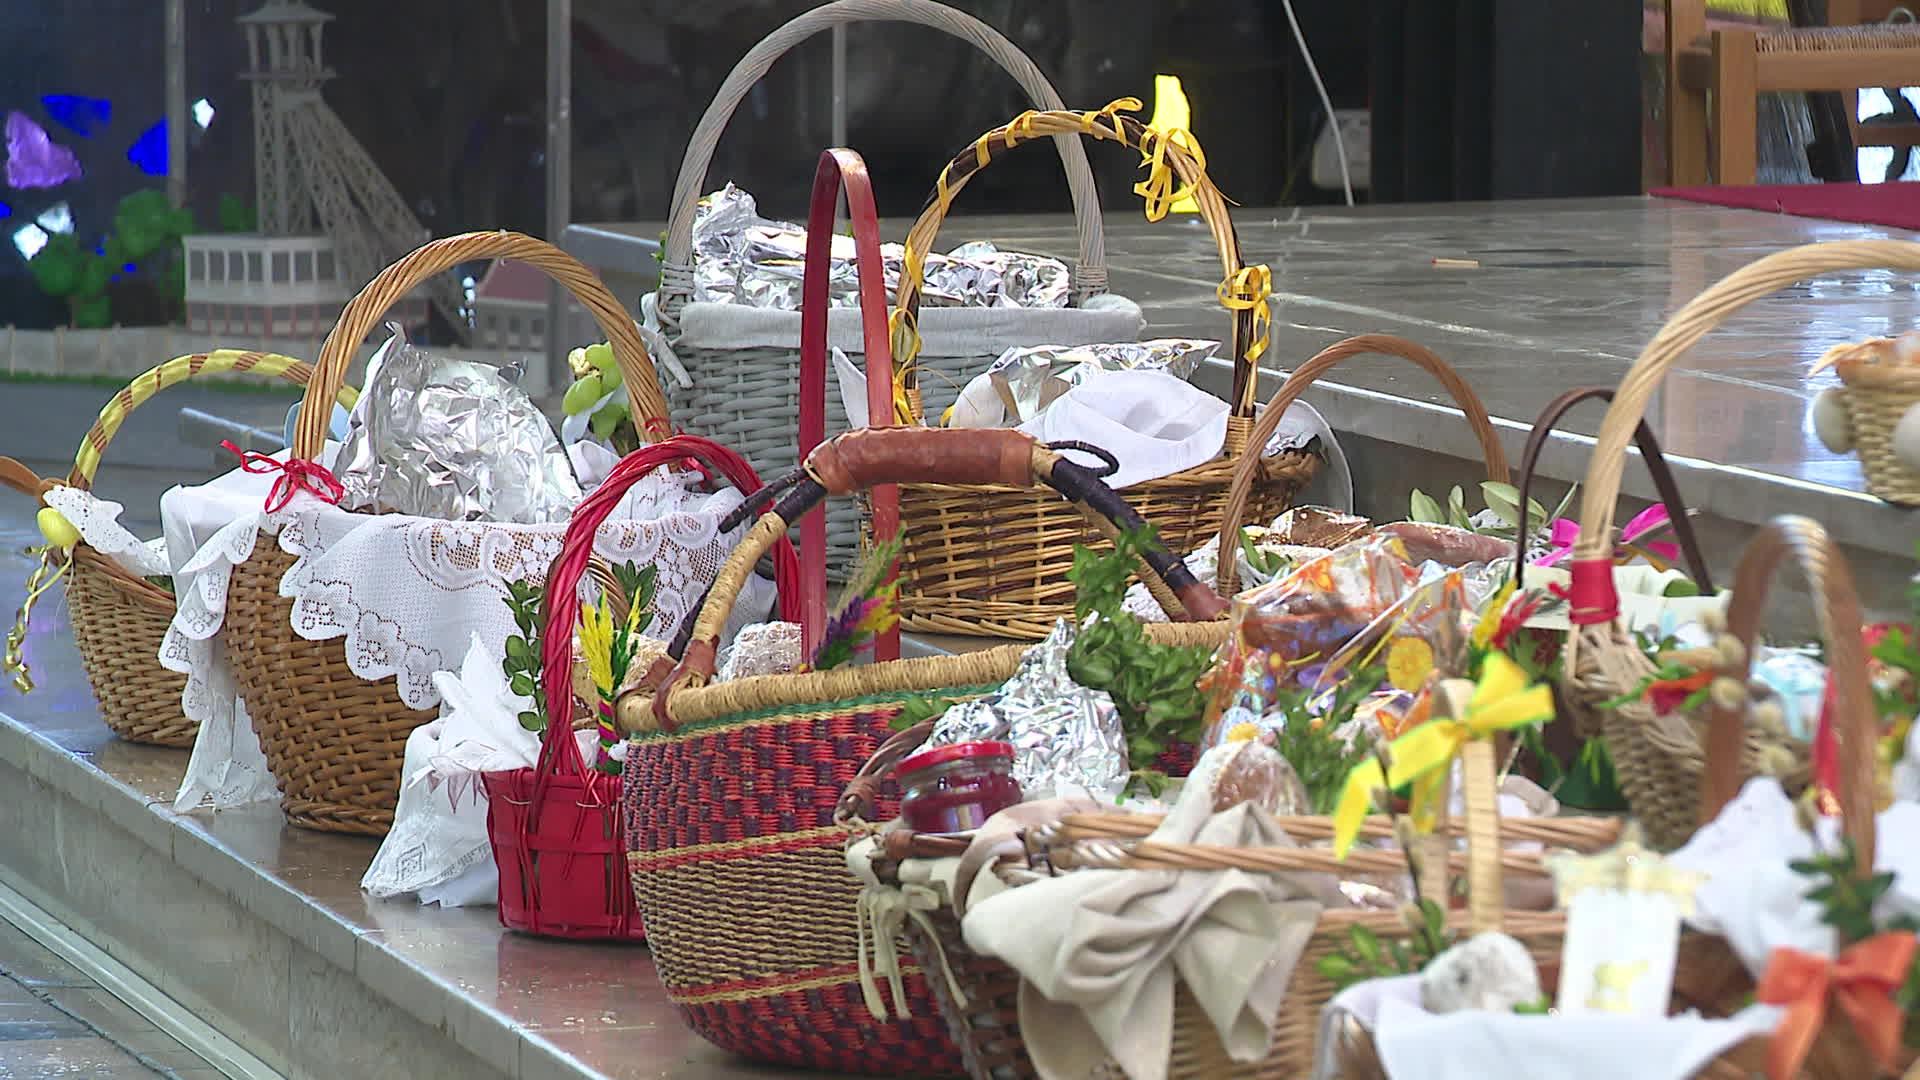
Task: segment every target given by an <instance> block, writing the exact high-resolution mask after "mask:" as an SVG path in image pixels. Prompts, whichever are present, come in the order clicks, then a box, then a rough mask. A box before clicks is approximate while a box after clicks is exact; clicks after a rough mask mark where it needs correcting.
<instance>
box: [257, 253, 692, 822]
mask: <svg viewBox="0 0 1920 1080" xmlns="http://www.w3.org/2000/svg"><path fill="white" fill-rule="evenodd" d="M490 258H491V259H516V260H519V261H521V262H524V263H527V264H528V265H530V266H534V267H537V268H539V269H540V270H543V271H545V272H546V273H547V274H549V275H551V276H552V277H553V278H554V279H555V280H557V281H559V282H560V283H561V284H563V285H565V286H566V287H567V289H568V290H569V291H571V292H572V293H573V295H574V297H575V299H577V300H579V302H580V303H581V305H582V306H584V307H585V308H586V309H587V310H588V311H591V312H592V313H593V316H594V319H595V320H596V321H597V322H598V323H599V324H600V329H601V331H602V332H603V333H605V334H606V335H607V340H608V341H610V342H611V343H612V344H613V351H614V356H615V358H616V360H617V361H618V362H619V365H620V372H621V375H622V376H623V377H624V378H625V381H626V387H627V394H628V397H629V398H630V399H631V402H632V408H633V416H634V419H635V425H634V426H635V428H636V429H637V430H639V432H640V433H641V436H642V437H643V438H657V437H659V435H661V434H662V433H663V432H664V429H665V428H666V426H667V419H666V401H665V399H664V398H663V397H662V396H661V394H660V387H659V384H658V383H657V382H655V380H654V373H653V364H652V361H651V360H650V359H649V358H648V356H647V352H646V347H645V346H644V345H642V344H641V342H640V336H639V331H638V329H637V327H636V326H635V324H634V321H633V317H632V316H631V315H629V314H628V313H627V312H626V311H625V310H624V309H622V308H621V306H620V304H619V302H618V301H616V300H615V299H614V298H613V297H612V295H610V294H609V293H608V292H607V289H606V286H605V285H602V284H601V283H600V280H599V279H598V278H597V277H595V276H594V275H593V273H592V271H590V270H588V269H587V268H586V267H584V266H582V265H580V263H579V262H578V261H577V260H575V259H574V258H573V257H572V256H570V255H567V254H566V253H564V252H562V251H560V250H559V249H558V248H555V247H554V246H553V245H551V244H548V243H547V242H545V241H543V240H536V239H534V238H532V237H530V236H522V235H520V234H518V233H510V232H492V233H466V234H464V235H460V236H450V237H446V238H444V239H441V240H434V241H432V242H430V243H428V244H426V245H425V246H423V247H421V248H420V249H418V250H416V251H414V252H413V253H412V254H410V255H408V256H407V257H406V258H403V259H401V260H400V261H399V262H396V263H394V264H393V265H392V266H389V267H387V268H386V269H385V270H382V271H381V272H380V274H379V276H378V277H375V278H374V279H373V281H372V282H370V283H369V284H368V285H367V287H366V288H364V289H362V290H361V291H360V294H359V295H358V296H355V297H354V298H353V300H352V301H351V302H349V303H348V304H347V306H346V309H345V310H344V311H342V312H341V314H340V322H339V323H338V325H336V326H335V327H334V328H333V331H332V333H330V334H328V335H327V340H326V342H325V343H324V344H323V345H321V347H320V360H319V362H318V363H317V364H316V365H315V367H314V381H313V382H312V383H310V384H309V385H308V387H307V394H306V397H305V398H304V400H303V401H302V403H301V407H300V416H299V420H298V421H297V424H296V426H295V429H294V442H293V454H294V456H295V457H297V458H301V459H304V460H308V461H311V460H313V458H314V457H315V455H317V454H318V453H319V452H320V450H321V448H322V447H323V446H324V444H325V440H326V431H327V423H328V418H329V412H330V404H329V403H330V402H331V400H332V399H333V397H334V396H335V395H336V394H337V393H338V392H339V389H340V385H341V381H342V380H343V379H344V378H345V377H346V371H347V365H348V364H349V363H350V362H351V361H352V359H353V354H354V352H355V351H356V350H357V349H358V348H359V346H360V342H361V341H362V340H363V339H365V337H366V336H367V334H368V332H370V331H371V330H372V329H373V328H374V327H375V326H377V325H378V324H379V321H380V318H381V316H382V315H384V314H385V313H386V311H387V309H388V308H390V307H391V306H392V305H393V304H394V303H396V302H398V301H399V300H400V299H401V298H402V297H404V296H405V295H406V294H407V292H408V291H409V290H411V289H413V288H414V287H416V286H418V285H420V284H422V283H424V282H427V281H429V280H431V279H432V278H433V277H434V275H436V274H439V273H441V272H443V271H445V270H449V269H451V268H453V267H455V266H457V265H459V264H461V263H464V262H470V261H473V260H476V259H490ZM293 564H294V557H293V556H292V555H289V554H287V553H286V552H284V551H282V550H280V546H279V545H278V544H277V543H275V542H274V541H273V540H272V539H271V538H269V537H267V536H266V535H264V534H263V535H262V537H261V540H260V542H259V543H258V544H256V545H255V547H254V551H253V555H252V557H251V558H249V559H247V560H246V561H245V562H243V563H241V564H239V565H238V566H236V567H234V570H233V581H232V585H231V586H230V590H229V594H228V599H227V614H226V623H225V627H224V630H223V632H224V633H226V635H227V636H226V639H225V640H226V643H227V655H228V659H229V662H230V663H231V665H232V668H233V674H234V680H235V682H237V683H238V684H239V687H240V693H241V695H242V697H243V698H244V699H245V701H246V704H247V712H248V713H249V714H250V715H251V716H252V718H253V726H254V731H255V733H256V734H257V735H258V736H259V737H260V748H261V750H263V751H264V752H265V753H266V757H267V764H268V765H269V766H270V767H271V768H272V770H273V775H274V778H275V779H276V780H278V781H279V782H280V791H281V793H282V795H283V805H284V806H285V808H286V811H287V818H288V820H289V821H291V822H292V823H293V824H295V825H300V826H303V827H306V828H311V829H321V830H325V831H329V832H349V833H361V834H365V835H370V836H381V835H385V833H386V832H387V830H388V829H389V828H391V827H392V825H393V808H394V804H395V802H396V801H397V800H398V798H399V793H400V766H401V762H402V759H403V756H404V754H405V751H406V742H407V736H408V734H409V733H411V732H412V731H413V729H414V728H415V727H418V726H419V725H421V724H424V723H426V722H427V721H429V720H432V719H433V718H434V715H435V714H434V713H433V712H431V711H427V710H414V709H409V708H407V707H406V705H405V704H404V703H403V702H402V701H401V700H400V697H399V694H398V693H397V691H396V690H395V689H394V688H393V687H392V686H388V685H380V684H376V683H370V682H367V681H365V680H363V679H361V678H360V677H359V676H357V675H355V674H354V673H353V671H352V670H351V669H350V668H349V667H348V666H347V656H346V649H345V645H344V643H343V642H342V641H341V640H339V639H334V640H329V641H308V640H306V639H304V638H302V637H300V636H299V635H298V634H296V633H294V630H293V625H292V620H293V601H292V599H290V598H288V597H284V596H281V595H280V579H281V577H282V576H284V575H285V574H286V572H287V571H288V570H289V569H291V568H292V567H293Z"/></svg>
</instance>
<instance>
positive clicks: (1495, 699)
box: [1333, 652, 1553, 858]
mask: <svg viewBox="0 0 1920 1080" xmlns="http://www.w3.org/2000/svg"><path fill="white" fill-rule="evenodd" d="M1551 719H1553V691H1552V690H1550V689H1548V688H1547V687H1546V686H1544V685H1542V684H1539V683H1535V684H1532V685H1528V683H1527V675H1526V672H1525V671H1523V670H1521V668H1520V665H1519V664H1517V663H1515V662H1514V661H1513V659H1512V658H1511V657H1509V656H1507V655H1506V654H1505V653H1497V652H1496V653H1489V654H1488V655H1487V658H1486V660H1485V662H1484V663H1483V664H1482V666H1481V669H1480V682H1479V684H1478V685H1476V686H1475V687H1474V688H1473V697H1472V698H1471V699H1470V700H1469V701H1468V703H1467V710H1466V715H1465V716H1464V717H1456V718H1452V719H1438V720H1429V721H1427V722H1426V723H1424V724H1421V725H1420V726H1419V727H1416V728H1414V729H1412V730H1411V731H1408V732H1407V733H1406V734H1404V735H1401V736H1400V737H1399V738H1396V739H1394V740H1393V742H1392V743H1390V744H1388V747H1387V758H1388V761H1389V765H1388V769H1387V770H1386V772H1385V774H1384V775H1382V770H1381V768H1380V762H1379V761H1378V760H1377V759H1369V760H1367V761H1365V762H1362V763H1361V764H1360V765H1358V766H1356V767H1355V768H1354V769H1353V771H1352V772H1350V773H1348V774H1347V782H1346V786H1345V787H1344V788H1342V789H1341V792H1340V802H1339V805H1338V806H1336V807H1335V808H1334V816H1333V851H1334V855H1335V856H1336V857H1339V858H1345V857H1346V854H1347V852H1348V851H1350V850H1351V849H1352V848H1353V842H1354V840H1355V839H1357V838H1358V837H1359V835H1360V825H1361V823H1362V822H1363V821H1364V820H1365V819H1366V816H1367V810H1368V807H1369V806H1370V804H1371V803H1372V801H1373V793H1374V791H1376V790H1378V789H1380V788H1388V789H1392V788H1397V787H1400V786H1401V785H1403V784H1412V785H1413V806H1412V813H1413V819H1414V824H1415V826H1416V827H1419V828H1431V824H1432V821H1433V819H1434V817H1435V816H1436V815H1437V814H1438V812H1439V809H1440V807H1439V805H1438V803H1439V801H1440V797H1441V794H1442V792H1443V791H1444V790H1445V786H1446V780H1447V777H1448V775H1449V766H1451V765H1452V763H1453V759H1454V758H1455V757H1456V756H1457V755H1458V754H1459V753H1460V748H1461V747H1463V746H1465V745H1466V744H1467V742H1468V741H1469V740H1472V739H1484V738H1488V737H1489V736H1492V735H1493V734H1495V733H1497V732H1501V731H1511V730H1512V729H1514V728H1520V727H1526V726H1527V725H1529V724H1535V723H1541V722H1543V721H1547V720H1551Z"/></svg>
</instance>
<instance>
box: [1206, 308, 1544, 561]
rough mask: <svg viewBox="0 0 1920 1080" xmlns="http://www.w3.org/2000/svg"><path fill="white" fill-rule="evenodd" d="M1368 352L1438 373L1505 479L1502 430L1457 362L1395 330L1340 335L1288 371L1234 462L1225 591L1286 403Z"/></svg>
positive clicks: (1224, 551)
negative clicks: (1258, 479) (1497, 430)
mask: <svg viewBox="0 0 1920 1080" xmlns="http://www.w3.org/2000/svg"><path fill="white" fill-rule="evenodd" d="M1369 353H1377V354H1379V355H1381V356H1397V357H1399V358H1400V359H1402V360H1406V361H1408V362H1410V363H1412V364H1414V365H1416V366H1417V367H1419V368H1420V369H1421V370H1423V371H1425V372H1426V373H1427V374H1429V375H1432V376H1433V377H1434V378H1435V379H1438V380H1439V381H1440V385H1441V386H1442V387H1444V388H1445V389H1446V391H1447V394H1448V395H1449V396H1451V397H1452V398H1453V400H1454V403H1455V404H1456V405H1458V406H1460V412H1461V414H1462V415H1464V416H1465V417H1466V418H1467V426H1468V427H1471V428H1472V429H1473V437H1474V438H1476V439H1478V440H1480V453H1481V455H1482V456H1483V457H1484V458H1485V459H1486V464H1487V479H1489V480H1496V481H1501V482H1504V481H1505V480H1506V479H1507V452H1506V450H1505V449H1504V448H1503V447H1501V445H1500V436H1499V435H1497V434H1495V433H1494V430H1493V421H1492V420H1490V419H1488V418H1487V407H1486V406H1485V405H1484V404H1482V403H1481V401H1480V395H1478V394H1476V393H1474V392H1473V388H1472V387H1471V386H1468V385H1467V381H1466V380H1465V379H1463V378H1461V377H1460V373H1459V372H1458V371H1455V370H1454V369H1453V365H1451V364H1449V363H1447V362H1446V361H1445V360H1442V359H1440V357H1439V356H1438V355H1437V354H1435V353H1434V351H1433V350H1432V349H1429V348H1427V347H1426V346H1425V345H1422V344H1420V343H1418V342H1415V341H1408V340H1407V339H1406V338H1402V337H1395V336H1393V335H1392V334H1361V335H1358V336H1357V337H1350V338H1348V339H1346V340H1345V341H1336V342H1334V343H1333V344H1332V345H1329V346H1327V347H1326V348H1324V349H1321V350H1320V351H1319V352H1318V353H1315V354H1314V355H1313V357H1312V359H1309V360H1308V361H1307V362H1306V363H1304V364H1301V365H1300V366H1299V367H1297V368H1295V369H1294V370H1293V373H1292V374H1291V375H1288V376H1287V381H1286V382H1284V383H1281V384H1280V389H1279V390H1276V391H1275V392H1274V395H1273V400H1271V401H1269V402H1267V407H1266V409H1265V410H1263V411H1262V412H1261V413H1260V419H1259V421H1258V422H1256V423H1255V424H1254V426H1253V434H1252V435H1250V436H1248V438H1247V452H1246V453H1245V454H1243V455H1241V457H1240V462H1239V464H1238V465H1236V466H1235V467H1234V471H1233V483H1232V484H1231V485H1230V486H1229V487H1228V488H1227V508H1226V510H1225V512H1223V513H1222V514H1221V515H1220V552H1221V557H1220V592H1221V593H1222V594H1223V595H1227V596H1231V595H1233V593H1234V591H1235V589H1234V587H1235V586H1236V585H1237V584H1238V583H1239V578H1240V566H1239V560H1238V559H1234V558H1231V557H1229V555H1228V553H1229V552H1233V551H1238V550H1239V547H1240V526H1241V524H1242V522H1243V521H1244V520H1245V518H1246V516H1247V504H1248V503H1249V502H1251V501H1252V499H1253V483H1254V480H1255V478H1256V477H1257V476H1258V470H1259V467H1260V461H1261V455H1262V452H1263V451H1265V449H1266V446H1267V443H1268V442H1269V441H1271V440H1272V439H1273V435H1274V432H1276V431H1279V430H1280V422H1281V421H1282V420H1283V419H1285V417H1286V415H1287V409H1288V408H1289V407H1291V406H1292V405H1293V403H1294V402H1296V401H1298V400H1300V396H1301V395H1302V394H1304V393H1306V392H1307V387H1309V386H1312V385H1313V384H1314V382H1315V381H1317V380H1318V379H1319V378H1320V376H1322V375H1325V374H1326V373H1327V372H1329V371H1331V370H1333V369H1334V368H1335V367H1336V366H1338V365H1339V364H1340V363H1341V361H1344V360H1346V359H1348V358H1350V357H1354V356H1363V355H1366V354H1369Z"/></svg>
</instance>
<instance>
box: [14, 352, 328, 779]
mask: <svg viewBox="0 0 1920 1080" xmlns="http://www.w3.org/2000/svg"><path fill="white" fill-rule="evenodd" d="M228 372H231V373H250V374H254V375H265V376H273V377H277V378H280V379H284V380H286V381H287V382H290V383H293V384H294V385H296V386H305V385H306V384H307V378H308V376H309V375H310V374H311V369H310V368H308V367H307V365H305V364H303V363H301V362H300V361H298V360H293V359H290V358H288V357H285V356H276V355H274V354H272V353H260V352H241V351H238V350H234V349H221V350H217V351H215V352H210V353H195V354H193V355H191V356H180V357H175V358H174V359H172V360H169V361H167V362H166V363H164V364H161V365H159V366H157V367H154V368H152V369H151V370H149V371H147V372H145V373H143V374H141V375H139V376H137V377H136V378H134V379H133V381H131V382H129V383H128V384H127V385H126V387H125V388H124V389H122V390H121V391H120V392H119V393H118V394H115V395H114V396H113V398H112V399H111V400H109V401H108V402H107V404H106V406H105V407H103V408H102V409H101V410H100V418H99V419H98V420H96V421H94V424H93V426H92V427H91V428H89V429H88V430H87V434H86V437H85V438H83V439H81V440H80V450H79V452H78V453H77V454H75V455H74V459H73V470H72V471H71V472H69V473H68V474H67V478H66V480H65V481H64V483H65V484H66V485H67V486H69V487H74V488H78V489H80V490H81V491H88V490H91V489H92V487H93V478H94V475H95V473H96V472H97V471H98V469H99V467H100V459H101V457H102V456H103V455H105V453H106V451H107V446H108V445H109V444H110V443H112V441H113V436H114V433H116V432H117V431H119V430H120V425H121V424H122V423H124V422H125V421H126V418H127V416H128V414H130V413H132V412H133V410H135V409H137V408H139V407H140V406H141V405H142V404H144V403H145V402H146V401H147V400H148V399H150V398H152V397H153V396H154V395H155V394H158V393H159V392H160V391H162V390H165V389H167V388H168V387H170V386H174V385H176V384H178V383H181V382H185V381H186V380H188V379H192V378H196V377H198V376H201V375H214V374H222V373H228ZM353 398H354V395H353V391H351V390H345V391H342V394H341V401H342V402H343V403H345V404H349V405H351V404H352V402H353ZM0 482H4V483H6V484H7V485H8V486H10V487H13V488H15V489H16V490H19V491H21V492H24V493H25V494H28V495H32V496H34V497H35V498H39V499H40V500H41V504H42V505H43V506H44V505H45V502H46V500H45V499H44V497H43V496H44V495H45V493H46V492H47V490H49V489H50V488H52V487H54V486H56V485H58V484H60V483H62V482H61V481H58V480H42V479H40V478H39V477H37V476H35V475H33V473H32V471H31V470H29V469H27V468H26V466H24V465H21V464H20V463H19V462H17V461H14V460H13V459H12V458H0ZM63 570H64V572H65V574H66V578H67V585H66V592H67V611H68V614H69V615H70V616H71V618H72V621H73V642H74V645H75V646H76V647H77V648H79V650H80V660H81V663H82V665H83V666H84V667H85V668H86V672H87V682H88V683H89V684H91V685H92V687H93V696H94V698H95V699H96V700H97V701H99V703H100V719H101V720H103V721H105V722H106V725H107V727H108V728H109V729H111V730H112V731H113V733H114V734H115V735H118V736H120V737H121V738H122V739H125V740H127V741H128V742H137V743H147V744H150V745H154V746H173V747H190V746H192V745H193V739H194V735H195V734H196V733H197V731H198V725H197V724H195V723H194V722H193V721H191V720H188V719H187V718H186V717H185V716H184V715H183V714H182V713H181V711H180V694H181V692H182V691H183V690H185V689H186V685H187V677H186V676H185V675H181V674H178V673H176V672H172V671H168V670H167V669H165V668H163V667H161V666H160V643H161V641H162V640H163V639H164V638H165V637H166V634H167V626H168V625H169V624H170V623H172V621H173V613H174V597H173V594H172V593H171V592H169V591H167V590H166V589H163V588H161V587H160V586H158V585H156V584H154V583H153V582H151V581H148V580H146V579H145V578H141V577H138V576H136V575H135V574H133V573H131V572H129V571H128V570H126V569H124V568H123V567H121V566H120V564H118V563H116V562H114V561H113V560H112V559H110V558H108V557H107V556H105V555H102V554H100V553H99V552H97V551H95V550H94V549H93V548H91V547H89V546H87V544H86V543H85V542H84V541H82V542H81V543H79V544H77V545H75V547H74V549H73V551H72V553H71V555H69V556H66V557H64V559H63V557H62V556H61V555H60V554H58V553H57V552H54V551H51V550H49V551H48V552H46V553H45V554H44V555H43V556H42V557H41V560H40V565H39V568H38V569H36V570H35V572H34V581H33V583H30V584H29V586H28V589H29V592H32V591H33V590H34V588H35V585H36V584H39V583H50V581H51V577H50V575H52V574H55V573H59V572H61V571H63ZM30 602H31V598H30V599H29V603H30ZM27 615H28V608H27V606H23V607H22V608H21V612H20V621H19V622H18V624H16V626H15V627H14V631H13V635H11V636H10V637H9V639H8V643H7V662H8V667H9V668H10V669H11V670H14V671H15V672H16V682H18V683H19V684H20V685H22V686H23V687H31V685H32V684H31V682H30V681H28V680H27V673H26V665H25V662H24V658H23V657H21V656H19V649H20V646H21V643H22V639H24V637H25V634H26V627H27Z"/></svg>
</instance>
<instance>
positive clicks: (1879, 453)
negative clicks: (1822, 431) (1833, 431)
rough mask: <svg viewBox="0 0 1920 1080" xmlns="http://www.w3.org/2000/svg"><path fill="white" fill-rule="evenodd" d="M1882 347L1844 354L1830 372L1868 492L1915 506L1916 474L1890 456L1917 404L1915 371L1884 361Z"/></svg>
mask: <svg viewBox="0 0 1920 1080" xmlns="http://www.w3.org/2000/svg"><path fill="white" fill-rule="evenodd" d="M1884 344H1885V343H1883V342H1869V343H1867V346H1866V347H1863V348H1855V349H1850V350H1847V351H1846V354H1845V355H1843V356H1842V357H1841V358H1840V359H1839V362H1838V363H1836V364H1835V365H1834V368H1835V370H1836V371H1837V372H1839V375H1840V381H1841V382H1842V383H1844V384H1845V386H1846V389H1845V390H1844V391H1843V392H1842V394H1841V397H1840V400H1841V401H1842V403H1843V404H1844V405H1845V406H1846V410H1847V420H1848V422H1849V424H1850V426H1851V427H1852V429H1853V451H1854V453H1856V454H1858V455H1859V456H1860V467H1861V468H1862V469H1863V470H1864V471H1865V472H1866V474H1867V490H1868V491H1870V492H1872V493H1873V494H1875V495H1877V496H1879V497H1880V498H1882V499H1885V500H1887V501H1888V502H1890V503H1893V504H1895V505H1897V506H1920V472H1916V471H1915V470H1914V469H1913V468H1912V467H1910V466H1908V465H1907V464H1906V463H1905V462H1903V461H1901V460H1900V459H1899V458H1898V457H1896V456H1895V455H1894V452H1893V429H1894V428H1895V426H1897V425H1898V424H1899V423H1900V419H1901V418H1902V417H1904V416H1906V415H1907V412H1908V411H1909V410H1911V409H1912V408H1913V407H1914V406H1915V405H1920V371H1916V370H1914V369H1912V368H1910V367H1896V366H1893V365H1891V364H1888V363H1885V362H1883V361H1884V350H1883V349H1882V348H1881V347H1880V346H1882V345H1884Z"/></svg>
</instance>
